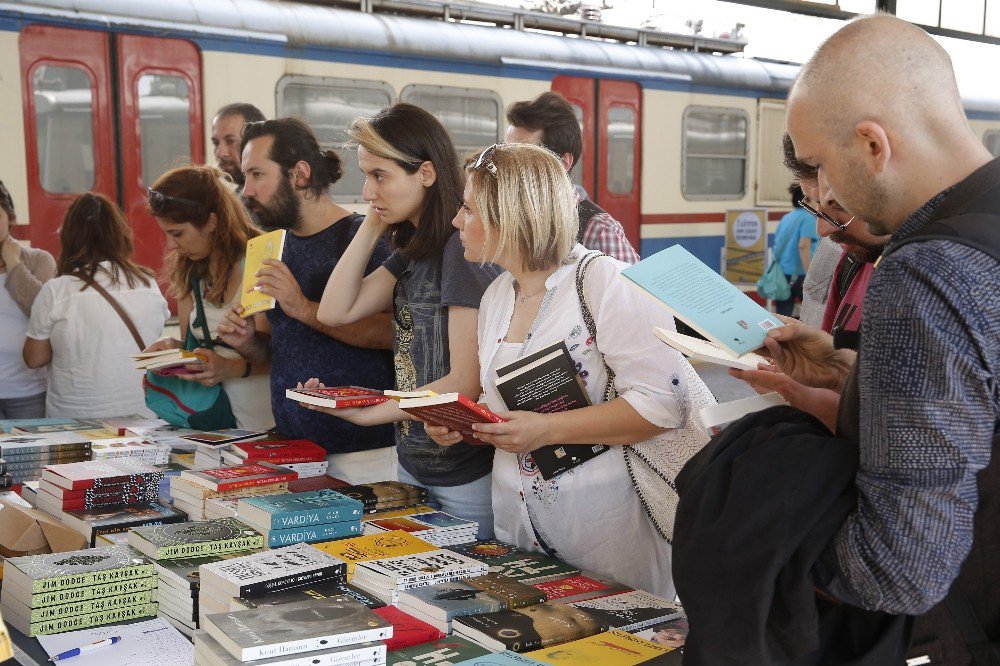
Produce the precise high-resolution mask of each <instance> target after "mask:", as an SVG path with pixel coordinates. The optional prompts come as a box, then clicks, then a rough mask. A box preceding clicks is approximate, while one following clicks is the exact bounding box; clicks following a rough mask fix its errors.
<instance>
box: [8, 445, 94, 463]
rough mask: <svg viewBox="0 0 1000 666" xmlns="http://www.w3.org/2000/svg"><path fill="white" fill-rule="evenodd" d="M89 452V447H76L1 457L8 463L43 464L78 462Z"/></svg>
mask: <svg viewBox="0 0 1000 666" xmlns="http://www.w3.org/2000/svg"><path fill="white" fill-rule="evenodd" d="M89 454H90V449H78V450H69V451H60V452H57V453H26V454H22V455H6V454H5V455H4V456H3V459H4V460H6V461H7V462H8V463H21V462H27V463H35V464H44V465H55V464H59V463H68V462H80V461H82V460H84V459H86V458H87V457H88V456H89Z"/></svg>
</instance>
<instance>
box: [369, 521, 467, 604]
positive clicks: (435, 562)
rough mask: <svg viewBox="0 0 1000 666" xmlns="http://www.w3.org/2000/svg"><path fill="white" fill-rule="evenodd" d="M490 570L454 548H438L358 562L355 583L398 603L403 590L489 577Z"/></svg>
mask: <svg viewBox="0 0 1000 666" xmlns="http://www.w3.org/2000/svg"><path fill="white" fill-rule="evenodd" d="M387 534H392V533H391V532H390V533H387ZM486 573H487V566H486V564H485V563H483V562H480V561H479V560H474V559H472V558H471V557H466V556H465V555H459V554H458V553H455V552H453V551H450V550H442V549H437V550H432V551H428V552H426V553H417V554H415V555H403V556H400V557H389V558H383V559H378V560H367V561H364V562H358V563H357V565H356V567H355V569H354V578H353V579H352V582H353V583H354V584H355V585H356V586H358V587H360V588H361V589H362V590H364V591H366V592H369V593H371V594H373V595H375V596H376V597H378V598H379V599H381V600H382V601H384V602H385V603H387V604H395V603H398V601H399V593H400V591H402V590H409V589H413V588H416V587H424V586H426V585H433V584H434V583H446V582H448V581H453V580H459V579H461V578H474V577H476V576H485V575H486Z"/></svg>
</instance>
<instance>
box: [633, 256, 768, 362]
mask: <svg viewBox="0 0 1000 666" xmlns="http://www.w3.org/2000/svg"><path fill="white" fill-rule="evenodd" d="M620 275H621V277H622V279H624V280H626V281H627V282H628V283H629V284H631V285H632V286H634V287H636V288H637V289H639V290H640V291H641V292H642V293H643V294H646V295H647V296H649V297H650V298H652V299H653V300H655V301H656V302H657V303H660V304H661V305H663V306H664V307H666V308H667V310H669V311H670V313H671V314H672V315H674V316H675V317H677V318H678V319H680V320H681V321H683V322H684V323H685V324H687V325H688V326H690V327H691V328H693V329H694V330H696V331H698V332H699V333H701V334H702V335H704V336H705V337H706V338H708V339H709V340H711V341H712V342H714V343H715V344H716V345H717V346H719V347H721V348H722V349H725V350H726V351H728V352H729V353H730V354H732V355H733V357H734V358H736V357H739V356H742V355H743V354H746V353H747V352H752V351H753V350H755V349H758V348H760V347H761V346H763V344H764V338H765V337H767V332H768V331H770V330H771V329H772V328H780V327H781V326H784V324H783V323H781V320H779V319H778V318H777V317H776V316H774V315H773V314H771V313H770V312H768V311H767V310H765V309H764V308H762V307H761V306H760V305H758V304H757V303H755V302H754V301H753V299H751V298H750V297H749V296H747V295H746V294H744V293H743V292H742V291H740V290H739V289H738V288H736V286H734V285H733V284H731V283H730V282H729V281H728V280H726V279H725V278H724V277H722V276H721V275H719V274H718V273H716V272H715V271H714V270H712V269H711V268H709V267H708V266H706V265H705V264H703V263H702V262H701V261H699V260H698V258H697V257H695V256H694V255H693V254H691V253H690V252H688V251H687V250H685V249H684V248H683V247H681V246H680V245H674V246H671V247H668V248H667V249H666V250H662V251H660V252H657V253H656V254H654V255H652V256H650V257H647V258H646V259H643V260H642V261H640V262H639V263H637V264H635V265H633V266H629V267H628V268H626V269H624V270H623V271H622V272H621V274H620Z"/></svg>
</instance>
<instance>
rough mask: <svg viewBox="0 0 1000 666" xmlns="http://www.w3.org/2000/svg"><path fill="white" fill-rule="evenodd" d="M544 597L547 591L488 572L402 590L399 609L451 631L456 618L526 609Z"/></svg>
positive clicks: (448, 631) (543, 599) (446, 631)
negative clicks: (483, 574) (478, 575)
mask: <svg viewBox="0 0 1000 666" xmlns="http://www.w3.org/2000/svg"><path fill="white" fill-rule="evenodd" d="M545 600H546V598H545V593H544V592H542V591H541V590H538V589H536V588H534V587H531V586H530V585H525V584H524V583H519V582H517V581H516V580H514V579H512V578H505V577H504V576H497V575H494V574H487V575H485V576H480V577H478V578H465V579H462V580H456V581H452V582H450V583H435V584H434V585H428V586H426V587H418V588H414V589H412V590H407V591H405V592H400V593H399V608H400V610H403V611H406V612H407V613H409V614H411V615H413V616H414V617H416V618H418V619H421V620H423V621H424V622H428V623H429V624H432V625H434V626H435V627H437V628H438V629H440V630H441V631H443V632H445V633H446V634H450V633H451V621H452V620H453V619H455V618H456V617H462V616H465V615H482V614H483V613H494V612H496V611H501V610H507V609H509V608H523V607H525V606H533V605H535V604H540V603H542V602H543V601H545Z"/></svg>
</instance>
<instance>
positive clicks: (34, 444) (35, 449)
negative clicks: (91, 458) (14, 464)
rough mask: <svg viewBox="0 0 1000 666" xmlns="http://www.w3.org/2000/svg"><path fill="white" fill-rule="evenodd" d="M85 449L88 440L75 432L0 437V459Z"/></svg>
mask: <svg viewBox="0 0 1000 666" xmlns="http://www.w3.org/2000/svg"><path fill="white" fill-rule="evenodd" d="M77 449H85V450H87V451H90V440H89V439H87V438H85V437H81V436H80V435H78V434H77V433H75V432H53V433H43V434H37V435H3V436H2V437H0V458H4V459H7V457H8V456H15V455H23V454H29V453H31V454H39V453H48V452H52V451H65V450H77Z"/></svg>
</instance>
